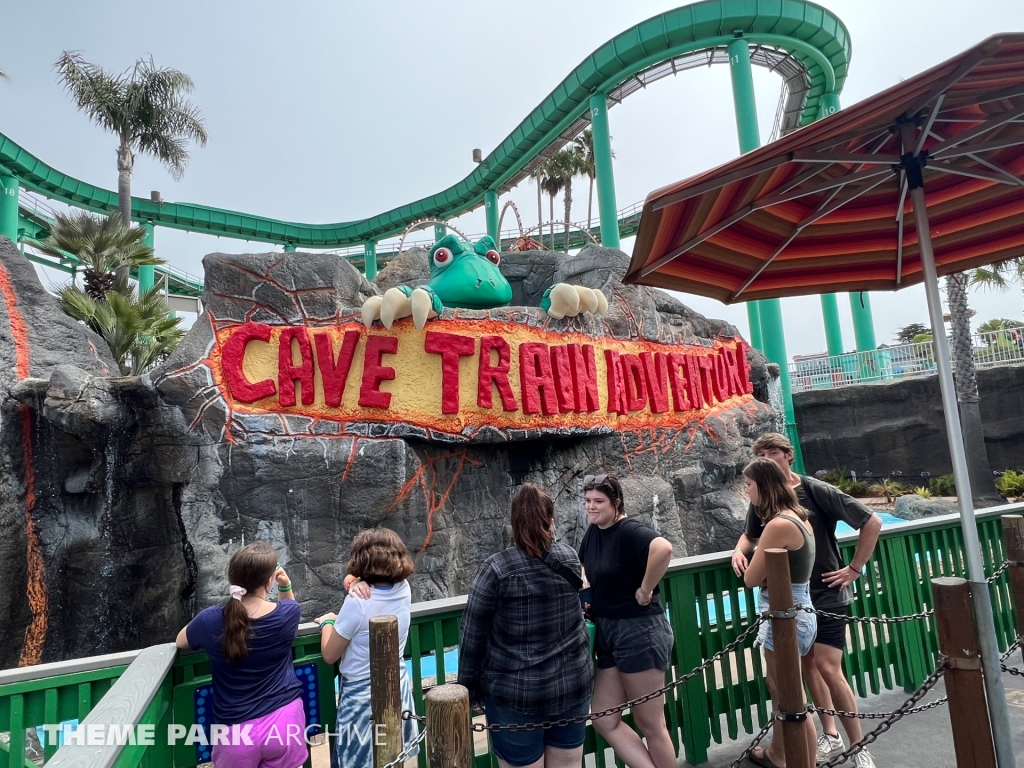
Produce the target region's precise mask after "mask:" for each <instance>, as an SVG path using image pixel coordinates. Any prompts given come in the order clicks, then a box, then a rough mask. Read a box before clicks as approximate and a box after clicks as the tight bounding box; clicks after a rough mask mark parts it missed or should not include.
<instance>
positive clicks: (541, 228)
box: [530, 165, 545, 246]
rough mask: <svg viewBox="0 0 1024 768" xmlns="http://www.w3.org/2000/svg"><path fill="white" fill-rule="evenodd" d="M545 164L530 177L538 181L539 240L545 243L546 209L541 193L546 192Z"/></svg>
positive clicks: (542, 243)
mask: <svg viewBox="0 0 1024 768" xmlns="http://www.w3.org/2000/svg"><path fill="white" fill-rule="evenodd" d="M544 176H545V174H544V166H543V165H541V166H538V167H537V169H536V170H534V172H533V173H531V174H530V178H531V179H533V180H534V181H535V182H537V240H539V241H540V244H541V245H542V246H543V245H544V209H543V208H542V207H541V195H542V194H543V193H544V190H543V186H544V184H543V182H544Z"/></svg>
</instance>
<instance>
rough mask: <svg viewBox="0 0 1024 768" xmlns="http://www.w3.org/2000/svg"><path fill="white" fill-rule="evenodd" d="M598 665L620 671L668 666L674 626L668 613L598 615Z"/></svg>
mask: <svg viewBox="0 0 1024 768" xmlns="http://www.w3.org/2000/svg"><path fill="white" fill-rule="evenodd" d="M594 625H595V626H596V628H597V631H596V634H595V637H594V651H595V653H596V654H597V668H598V669H611V668H612V667H616V668H617V669H618V670H619V672H626V673H632V672H646V671H647V670H649V669H660V670H661V671H662V672H664V671H665V670H667V669H668V666H669V663H670V662H671V660H672V642H673V640H674V638H673V637H672V628H671V627H670V626H669V623H668V619H667V618H666V617H665V614H664V613H658V614H653V615H651V616H637V617H635V618H630V619H602V618H596V619H594Z"/></svg>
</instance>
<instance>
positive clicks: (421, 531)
mask: <svg viewBox="0 0 1024 768" xmlns="http://www.w3.org/2000/svg"><path fill="white" fill-rule="evenodd" d="M406 256H407V254H403V255H402V256H400V257H399V258H396V259H395V260H393V261H392V262H391V263H390V264H389V265H388V268H387V269H386V270H383V271H382V272H381V274H380V275H379V276H378V279H377V281H375V284H371V283H368V282H367V281H366V280H365V279H364V278H363V277H362V276H361V275H360V274H359V273H358V272H357V271H356V270H355V269H353V268H352V267H351V266H350V265H349V264H347V263H346V262H344V261H341V260H339V259H337V258H334V257H330V256H325V255H320V254H305V253H303V254H285V255H282V254H280V253H275V254H252V255H244V256H237V255H224V254H212V255H210V256H207V257H206V259H205V260H204V265H205V267H206V281H207V283H206V295H205V297H204V304H205V308H206V314H204V315H203V316H202V317H200V318H199V320H198V321H197V322H196V324H195V325H194V326H193V328H192V330H191V331H190V333H189V334H188V336H187V337H186V339H185V340H184V341H183V342H182V343H181V345H179V347H178V349H177V350H176V352H175V353H174V355H173V356H172V358H171V359H169V360H168V361H167V362H166V364H165V365H164V366H162V367H161V368H160V369H158V370H156V371H153V372H152V373H151V374H148V375H146V376H143V377H140V378H109V377H108V375H107V373H109V371H110V370H112V369H113V366H112V361H109V360H107V361H106V362H105V363H103V362H101V360H100V359H99V358H96V357H93V356H92V353H91V351H90V352H88V354H86V353H84V352H83V350H88V349H89V344H90V342H91V343H92V345H93V346H95V347H96V348H97V349H99V348H100V347H101V346H102V342H100V344H99V345H97V344H96V343H95V341H93V339H91V338H90V336H89V334H88V333H87V332H86V331H85V330H84V329H83V328H82V327H81V326H78V325H76V324H74V323H70V321H68V322H67V323H65V324H64V325H63V326H59V327H62V328H64V329H65V330H64V331H62V333H61V335H62V338H61V340H60V341H59V343H61V344H64V345H65V346H66V347H67V346H70V347H72V348H73V354H72V353H60V352H58V353H50V357H45V356H42V355H40V357H39V358H38V359H39V360H40V361H47V362H46V364H40V365H37V366H36V367H34V368H33V369H32V371H31V373H32V376H30V377H22V378H20V379H19V378H17V377H16V376H13V375H8V374H9V370H8V368H10V364H9V361H8V357H9V356H8V357H3V356H2V355H3V354H4V348H3V347H2V346H0V360H2V361H3V364H4V371H3V375H4V376H7V377H8V378H7V379H5V380H3V381H4V382H5V388H4V389H3V390H2V397H3V400H2V406H3V409H4V410H3V413H4V415H5V416H4V421H3V433H2V437H3V445H4V454H3V459H2V460H4V461H5V462H6V463H5V465H4V468H5V469H6V470H7V471H6V472H5V473H4V477H5V478H6V479H5V480H4V481H3V482H4V483H5V484H4V485H3V486H2V487H3V488H4V491H5V492H4V495H3V496H2V497H0V524H2V525H3V526H4V528H5V530H6V531H7V532H8V534H9V535H8V536H5V537H3V538H2V541H3V542H4V543H3V544H2V545H0V546H2V547H5V548H6V549H3V550H2V551H0V557H3V563H2V565H3V566H4V572H5V573H7V574H14V575H13V576H8V578H9V579H12V580H11V581H9V582H8V583H7V584H6V585H5V586H7V587H8V588H7V589H6V590H3V595H4V596H3V598H0V600H3V601H5V602H4V603H0V611H3V614H2V615H3V616H4V617H5V618H6V619H7V621H6V622H4V625H3V627H2V628H0V632H2V633H3V638H2V639H3V640H5V641H6V642H4V643H3V646H2V647H3V648H4V649H5V650H4V653H5V656H4V658H3V659H2V666H11V665H13V664H17V663H19V661H20V660H21V658H20V656H21V653H22V640H21V639H22V638H23V637H24V636H25V630H26V627H27V626H29V625H30V624H31V621H32V619H33V616H34V615H36V614H38V613H39V611H38V610H37V611H36V614H33V612H32V609H31V606H30V602H31V601H30V599H29V595H28V591H29V590H28V587H29V585H28V583H27V582H26V581H25V580H24V579H22V578H21V576H20V574H23V573H25V571H26V566H25V563H26V561H27V559H28V555H27V552H28V550H29V545H28V542H27V539H26V536H25V534H24V531H25V519H26V512H25V508H26V507H25V483H24V478H25V477H26V474H27V469H28V467H29V466H31V470H32V473H34V477H35V484H36V501H35V506H34V515H35V521H36V522H35V524H36V525H37V527H38V532H39V536H38V546H37V547H36V550H37V551H41V552H42V561H43V563H44V564H45V584H46V585H47V588H48V603H47V604H46V608H45V611H44V614H45V616H46V617H48V618H49V623H48V625H47V627H46V628H45V632H43V633H42V634H41V637H42V645H41V649H40V651H39V660H42V661H53V660H57V659H61V658H68V657H72V656H82V655H89V654H95V653H102V652H112V651H117V650H123V649H127V648H136V647H141V646H145V645H149V644H152V643H154V642H159V641H166V640H170V639H172V638H173V635H174V633H175V632H176V631H177V630H178V629H179V628H180V627H181V626H182V625H183V624H184V623H185V622H186V621H187V620H188V618H189V617H190V616H191V615H192V614H193V613H194V612H195V611H196V610H198V609H200V608H202V607H205V606H207V605H211V604H214V603H218V602H221V601H223V599H224V597H225V594H226V589H227V582H226V580H225V568H226V565H227V561H228V559H229V558H230V555H231V554H232V553H233V552H234V551H235V550H236V549H237V548H238V547H239V546H241V545H242V544H243V543H244V542H250V541H253V540H257V539H259V540H265V541H268V542H270V543H272V544H273V545H274V546H275V547H277V548H278V549H279V551H280V552H281V561H282V563H284V564H285V565H286V567H287V568H288V571H289V573H290V575H291V576H292V578H293V580H294V582H295V585H296V587H295V589H296V595H297V597H298V599H299V600H300V601H301V602H302V603H303V612H304V615H305V616H307V617H310V618H311V617H313V616H315V615H317V614H318V613H320V612H322V611H325V610H334V609H336V608H337V606H338V604H339V602H340V595H341V583H342V579H343V577H344V574H345V566H346V562H347V559H348V551H349V546H350V542H351V539H352V537H353V536H354V535H355V534H356V533H357V532H358V531H360V530H362V529H364V528H366V527H369V526H374V525H385V526H387V527H390V528H392V529H394V530H395V531H396V532H398V533H399V534H400V535H401V536H402V538H403V539H404V540H405V541H406V543H407V544H408V545H409V548H410V550H411V551H412V552H413V553H414V554H415V559H416V574H415V575H414V576H413V577H412V584H413V588H414V595H415V599H417V600H427V599H432V598H437V597H444V596H451V595H457V594H462V593H465V592H466V591H467V589H468V586H469V583H470V581H471V579H472V577H473V574H474V573H475V571H476V569H477V567H478V566H479V564H480V563H481V562H482V561H483V560H484V559H486V557H488V556H489V555H491V554H492V553H494V552H495V551H498V550H500V549H501V548H503V547H505V546H507V545H508V544H509V524H508V508H509V501H510V499H511V498H512V496H513V495H514V494H515V493H516V491H517V489H518V488H519V486H520V485H521V484H522V483H524V482H534V483H537V484H538V485H540V486H542V487H543V488H545V489H547V491H548V492H549V493H550V494H551V495H552V497H553V498H554V500H555V508H556V537H557V538H558V540H560V541H563V542H566V543H568V544H571V545H577V544H578V543H579V542H580V540H581V539H582V535H583V531H584V528H585V526H586V517H585V514H584V513H583V510H582V498H581V497H582V478H583V476H584V475H585V474H587V473H591V472H595V471H597V472H609V473H614V474H616V475H618V476H619V477H620V478H622V480H623V485H624V487H625V491H626V497H627V498H626V508H627V511H628V512H629V513H630V514H632V515H635V516H637V517H638V518H639V519H641V520H643V521H644V522H647V523H649V524H650V525H652V526H653V527H655V528H656V529H657V530H659V531H660V532H661V533H662V535H664V536H665V537H666V538H668V539H669V540H670V541H671V542H672V543H673V545H674V547H675V554H676V555H686V554H690V555H692V554H698V553H703V552H709V551H715V550H720V549H724V548H728V547H731V546H732V545H733V543H734V542H735V539H736V537H737V535H738V534H739V532H740V530H741V527H742V521H743V516H744V513H745V500H744V498H743V496H742V478H741V474H740V472H741V469H742V467H743V465H744V464H745V463H746V461H747V460H748V459H749V456H750V444H751V442H752V441H753V439H755V438H756V437H757V436H758V435H759V434H761V433H762V432H764V431H766V430H767V425H768V424H769V423H770V422H771V420H772V417H773V414H772V412H771V410H770V409H769V408H768V407H767V406H765V405H763V404H762V403H760V402H757V401H755V400H752V399H750V398H747V399H745V400H744V401H743V402H742V403H741V404H739V405H733V406H729V407H726V405H725V404H723V405H722V406H720V407H719V408H716V409H714V410H713V411H712V412H710V413H709V415H707V417H706V418H704V419H703V420H699V421H694V422H693V423H692V424H689V425H687V426H685V427H682V428H679V429H651V430H643V431H640V432H637V433H631V432H623V433H612V434H581V435H563V436H544V437H543V438H542V439H523V440H518V441H511V442H500V443H498V442H486V441H485V442H481V441H477V440H463V441H461V442H458V443H452V442H443V441H437V440H431V439H424V438H422V437H415V436H404V437H403V436H395V435H387V434H377V433H372V432H371V431H369V430H367V431H364V432H363V433H348V432H346V430H345V429H344V428H343V427H342V426H341V425H339V424H338V423H337V422H330V421H318V420H316V419H310V418H305V417H299V416H293V415H283V414H273V415H269V414H234V416H233V417H232V416H231V414H229V406H228V405H227V404H226V403H225V402H224V399H223V398H222V397H221V396H220V393H219V390H218V389H217V387H216V386H215V382H214V381H213V380H212V379H211V376H210V373H209V370H210V369H209V366H208V365H207V361H208V358H209V357H210V355H211V354H212V352H213V350H214V348H215V346H216V345H215V336H214V334H215V331H216V328H217V324H218V323H223V322H233V323H238V322H245V321H251V322H263V323H267V324H269V325H289V324H297V323H298V324H302V323H306V324H314V325H315V324H318V323H331V322H338V321H340V320H342V319H346V318H352V317H356V316H358V314H359V308H360V306H361V304H362V301H363V300H364V299H365V298H366V297H367V296H370V295H374V294H376V293H379V292H381V290H382V289H383V288H385V287H389V285H390V283H391V281H394V280H395V276H396V275H397V274H399V272H400V271H401V273H402V274H404V275H414V274H416V272H415V269H416V262H415V258H413V257H412V256H410V257H409V258H407V259H406V258H405V257H406ZM0 257H2V260H0V263H2V264H4V265H9V264H17V265H18V266H17V267H16V269H14V268H12V267H10V266H8V270H9V271H11V270H12V269H13V270H14V271H17V270H22V271H21V272H19V273H18V275H16V277H15V279H14V280H13V281H12V282H13V283H14V288H13V291H14V293H16V294H18V295H21V293H22V292H23V291H25V290H29V289H26V288H25V287H23V286H24V285H29V286H30V287H31V283H32V281H33V280H34V276H33V277H32V278H29V276H28V274H27V273H24V270H25V269H27V270H28V271H29V272H31V271H32V269H31V266H30V265H28V264H27V262H26V263H24V264H22V263H21V262H19V260H20V259H21V256H20V254H17V253H16V252H15V253H10V252H9V250H2V249H0ZM403 260H404V261H405V263H404V265H403ZM627 263H628V258H627V257H626V255H625V254H623V253H621V252H620V251H616V250H611V249H602V248H597V247H588V248H585V249H584V250H583V251H581V252H580V254H578V255H577V256H575V257H563V256H559V257H557V258H554V257H553V256H552V254H548V253H521V254H504V255H503V261H502V267H503V269H504V270H505V271H506V274H507V275H508V278H509V280H510V282H511V283H512V284H513V289H514V295H516V294H515V291H517V290H518V291H519V294H518V296H521V297H522V300H523V301H526V302H531V301H536V300H539V294H540V293H543V288H545V287H546V285H543V286H542V284H544V283H548V282H549V280H555V281H568V282H572V283H576V284H582V285H587V286H590V287H593V288H597V289H600V290H603V291H605V293H606V295H607V296H608V298H609V302H610V314H609V316H608V317H607V318H604V319H602V320H600V321H598V320H594V319H592V318H586V319H576V320H564V321H557V322H556V321H551V327H553V328H555V329H556V330H557V329H558V328H566V329H568V328H575V329H577V330H578V329H579V328H580V327H581V326H580V324H582V323H588V324H594V323H599V324H600V328H599V330H600V331H601V332H602V333H604V334H606V335H608V336H612V337H615V338H621V339H647V340H652V341H662V342H674V343H686V344H695V345H704V346H709V345H711V344H712V343H713V342H714V340H715V339H716V338H719V337H726V338H732V337H735V336H736V335H737V334H736V329H735V328H733V327H732V326H730V325H728V324H726V323H722V322H720V321H715V320H709V319H706V318H704V317H703V316H701V315H699V314H697V313H694V312H692V311H691V310H689V309H688V308H686V307H684V306H683V305H681V304H679V303H678V302H677V301H675V300H674V299H672V298H671V297H670V296H669V295H668V294H665V293H663V292H660V291H655V290H651V289H648V288H641V287H633V286H629V287H626V286H622V284H621V277H622V275H623V274H624V272H625V268H626V265H627ZM393 269H394V271H393V272H391V271H392V270H393ZM389 272H391V273H390V274H389ZM549 276H550V277H549ZM35 282H36V283H38V281H35ZM412 282H413V283H415V282H417V281H416V280H413V281H412ZM517 286H518V287H517ZM40 290H41V287H40ZM36 298H37V299H38V302H39V305H40V306H46V307H48V310H47V311H48V312H49V314H46V315H45V316H39V317H35V316H33V317H30V318H29V319H28V321H27V322H29V325H30V326H32V327H33V328H34V326H35V324H36V323H39V324H41V325H42V326H46V325H49V326H51V327H58V326H57V325H56V324H57V320H56V319H55V318H54V315H56V314H59V309H57V308H56V307H55V305H54V303H53V301H52V299H50V298H49V297H48V296H47V295H46V294H45V292H42V293H41V294H40V295H38V296H37V297H36ZM3 307H4V304H2V303H0V311H2V310H3ZM448 312H450V310H446V313H448ZM490 312H491V313H492V315H491V316H492V317H493V316H500V317H502V318H504V319H506V320H511V321H516V322H524V323H539V322H543V321H544V320H545V319H546V318H544V317H543V316H542V314H541V313H540V310H538V309H536V308H535V307H529V306H526V307H522V306H521V307H511V308H506V309H502V310H491V311H490ZM477 314H479V315H480V316H481V317H485V316H488V315H487V313H486V312H481V313H477ZM472 316H475V315H474V313H472V312H467V311H465V310H459V317H460V318H466V317H472ZM3 322H4V320H3V319H2V318H0V323H3ZM62 322H63V321H62ZM573 323H575V324H576V325H575V326H574V325H573ZM588 327H591V328H594V329H597V326H588ZM36 332H37V331H30V335H31V333H36ZM39 343H40V344H43V345H45V344H46V343H50V342H47V341H46V340H45V339H42V340H41V341H40V342H39ZM52 343H53V344H55V345H56V344H58V341H57V340H53V341H52ZM55 348H57V349H61V348H60V347H55ZM100 358H102V355H100ZM749 359H750V362H751V380H752V381H753V382H754V383H755V386H756V385H757V382H759V381H763V380H764V378H765V371H764V361H763V358H761V357H760V356H758V355H757V354H756V353H752V354H751V355H750V358H749ZM103 365H106V366H107V371H104V369H103ZM26 412H28V418H30V420H31V429H32V430H33V435H34V438H35V443H34V445H35V446H36V447H37V449H36V452H35V453H34V454H33V455H32V456H29V457H26V455H25V454H23V453H19V451H18V450H16V448H17V447H18V445H19V444H18V442H17V441H16V440H15V439H14V435H15V434H20V430H21V426H20V425H21V423H22V422H20V421H19V420H18V419H20V418H22V417H23V416H24V414H25V413H26ZM12 414H15V415H12ZM539 437H540V436H538V438H539ZM26 462H27V463H26ZM28 474H31V473H28ZM19 532H20V534H19ZM19 535H20V538H19ZM100 585H102V587H103V588H102V589H100ZM101 592H103V593H104V597H103V599H102V600H100V599H99V598H98V597H97V595H98V594H99V593H101ZM101 603H102V604H101ZM36 608H37V609H38V608H39V606H38V605H37V606H36ZM39 623H40V622H39V621H38V620H37V624H39Z"/></svg>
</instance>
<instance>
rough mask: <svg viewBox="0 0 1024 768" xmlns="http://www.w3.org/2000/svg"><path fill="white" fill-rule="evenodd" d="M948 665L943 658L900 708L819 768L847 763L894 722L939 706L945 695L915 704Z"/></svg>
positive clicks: (830, 767)
mask: <svg viewBox="0 0 1024 768" xmlns="http://www.w3.org/2000/svg"><path fill="white" fill-rule="evenodd" d="M948 666H949V662H948V661H946V659H943V660H942V661H941V662H940V663H939V665H938V666H937V667H936V668H935V671H934V672H932V673H931V674H930V675H929V676H928V679H927V680H925V681H924V682H923V683H922V684H921V687H920V688H918V689H917V690H916V691H914V693H913V694H912V695H911V696H910V698H909V699H907V700H906V701H905V702H903V704H902V705H900V707H899V708H898V709H896V710H895V711H894V712H890V713H889V714H888V715H887V716H886V717H885V718H884V719H883V720H882V723H881V724H880V725H879V726H878V727H877V728H875V730H873V731H870V732H868V733H867V734H866V735H865V736H864V738H863V739H861V740H860V741H858V742H855V743H853V744H851V745H850V746H849V747H847V748H846V750H845V751H844V752H842V753H841V754H838V755H836V756H835V757H832V758H830V759H829V760H827V761H826V762H824V763H818V768H836V766H838V765H841V764H842V763H845V762H846V761H847V760H848V759H850V758H851V757H853V756H854V755H855V754H857V753H858V752H860V751H861V750H862V749H864V748H865V747H866V746H867V745H868V744H871V743H872V742H873V741H874V740H875V739H877V738H878V737H879V736H881V735H882V734H883V733H885V732H886V731H888V730H889V729H890V728H891V727H892V726H893V723H895V722H897V721H899V720H901V719H902V718H904V717H906V716H907V715H909V714H912V713H913V712H923V711H924V710H926V709H931V708H932V707H937V706H939V705H940V704H941V703H945V697H943V698H942V699H938V700H936V701H933V702H931V703H930V704H926V705H924V706H922V707H917V706H915V705H916V704H917V702H919V701H920V700H921V699H922V698H924V695H925V694H926V693H928V691H930V690H931V689H932V688H934V687H935V686H936V684H937V683H938V682H939V680H941V679H942V675H943V673H944V672H945V671H946V668H947V667H948Z"/></svg>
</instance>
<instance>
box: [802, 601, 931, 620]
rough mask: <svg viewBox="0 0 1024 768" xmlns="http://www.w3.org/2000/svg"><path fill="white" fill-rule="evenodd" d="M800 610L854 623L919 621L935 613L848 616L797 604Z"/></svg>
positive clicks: (929, 611)
mask: <svg viewBox="0 0 1024 768" xmlns="http://www.w3.org/2000/svg"><path fill="white" fill-rule="evenodd" d="M796 609H797V610H798V611H803V612H805V613H813V614H816V615H818V616H824V617H825V618H828V619H834V620H836V621H848V622H852V623H854V624H876V625H877V624H901V623H903V622H906V621H919V620H920V619H928V618H931V617H932V616H934V615H935V611H934V610H931V609H929V610H927V611H921V612H920V613H911V614H909V615H907V616H847V615H846V614H843V613H829V612H828V611H822V610H819V609H817V608H812V607H810V606H806V605H800V604H799V603H797V604H796Z"/></svg>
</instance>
